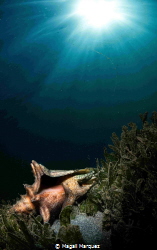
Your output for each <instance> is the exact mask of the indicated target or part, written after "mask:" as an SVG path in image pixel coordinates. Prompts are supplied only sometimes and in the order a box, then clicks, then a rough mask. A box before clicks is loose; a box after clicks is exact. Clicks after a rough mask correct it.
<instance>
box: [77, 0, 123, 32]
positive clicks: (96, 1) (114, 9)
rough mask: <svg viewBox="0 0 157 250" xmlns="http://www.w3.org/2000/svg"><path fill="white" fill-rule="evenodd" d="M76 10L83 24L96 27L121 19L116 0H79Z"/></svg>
mask: <svg viewBox="0 0 157 250" xmlns="http://www.w3.org/2000/svg"><path fill="white" fill-rule="evenodd" d="M76 12H77V14H78V15H79V16H81V17H82V18H83V21H84V25H86V26H92V27H96V28H99V27H100V28H101V27H104V26H106V25H108V24H109V23H111V22H113V21H116V20H122V19H123V15H122V13H121V12H120V8H119V6H118V2H117V1H107V0H106V1H105V0H81V1H79V3H78V5H77V8H76Z"/></svg>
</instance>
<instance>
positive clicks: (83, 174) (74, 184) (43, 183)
mask: <svg viewBox="0 0 157 250" xmlns="http://www.w3.org/2000/svg"><path fill="white" fill-rule="evenodd" d="M31 167H32V170H33V174H34V177H35V181H34V183H33V185H27V184H24V187H25V189H26V194H25V195H21V199H20V200H19V201H17V203H16V204H15V205H13V206H12V208H11V211H12V212H17V213H26V214H29V213H30V212H32V211H36V212H38V213H40V214H41V216H42V218H43V221H44V222H53V221H54V220H55V218H56V217H57V216H58V215H59V213H60V212H61V210H62V209H63V208H64V207H66V206H68V205H72V204H73V203H74V202H75V201H76V200H77V199H78V198H79V197H80V196H82V195H84V194H85V193H86V192H87V191H88V190H89V189H90V188H91V187H92V186H93V184H94V183H95V177H94V171H93V170H92V169H87V168H86V169H80V170H67V171H65V170H49V169H47V168H46V167H44V166H43V165H41V164H38V163H37V162H36V161H34V160H33V161H32V163H31Z"/></svg>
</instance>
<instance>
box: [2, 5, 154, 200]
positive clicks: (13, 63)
mask: <svg viewBox="0 0 157 250" xmlns="http://www.w3.org/2000/svg"><path fill="white" fill-rule="evenodd" d="M78 2H79V0H78V1H71V0H67V1H66V0H60V1H59V0H58V1H57V0H56V1H53V0H52V1H40V0H36V1H35V0H32V1H28V0H14V1H12V3H11V1H10V0H6V1H1V5H0V7H1V10H0V14H1V18H0V25H1V32H0V50H1V56H0V133H1V135H0V154H1V159H0V167H1V173H2V176H3V180H4V181H3V182H1V185H2V192H1V196H2V197H3V198H9V197H12V196H15V195H14V193H15V192H16V193H17V192H20V191H19V189H20V188H19V186H22V183H24V182H29V181H30V178H31V172H30V167H29V164H30V162H31V160H32V159H34V160H36V161H37V162H39V163H42V164H43V165H45V166H47V167H49V168H51V169H74V168H85V167H89V166H90V167H94V166H95V160H96V158H99V159H100V158H103V150H104V147H106V146H107V145H108V144H109V143H111V139H110V137H111V134H112V132H116V133H117V134H118V135H120V133H121V127H122V126H123V125H127V124H128V123H129V122H131V121H132V122H136V123H137V124H138V125H139V126H141V123H140V120H139V113H144V112H145V111H148V112H149V113H150V114H151V112H152V111H154V110H157V84H156V83H157V16H156V11H157V3H156V2H155V1H152V0H149V1H148V0H147V1H144V0H143V1H142V0H138V1H137V0H136V1H131V0H127V1H124V0H120V1H118V2H119V3H120V8H121V12H122V13H123V14H124V19H123V20H116V21H113V22H111V23H110V24H108V25H106V26H104V27H101V28H100V27H98V28H95V27H91V26H89V25H87V22H86V20H85V19H82V17H81V16H79V15H77V13H76V3H78ZM85 2H86V0H85ZM31 181H32V180H31ZM31 181H30V184H31ZM4 183H6V185H5V184H4ZM12 183H13V184H15V183H16V185H15V188H14V191H12V192H13V193H12V192H10V188H12V185H13V184H12ZM4 186H5V188H4ZM15 197H16V196H15Z"/></svg>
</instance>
